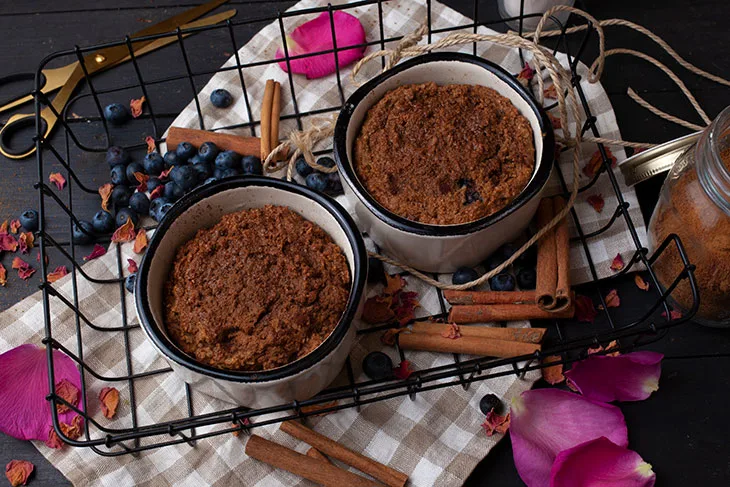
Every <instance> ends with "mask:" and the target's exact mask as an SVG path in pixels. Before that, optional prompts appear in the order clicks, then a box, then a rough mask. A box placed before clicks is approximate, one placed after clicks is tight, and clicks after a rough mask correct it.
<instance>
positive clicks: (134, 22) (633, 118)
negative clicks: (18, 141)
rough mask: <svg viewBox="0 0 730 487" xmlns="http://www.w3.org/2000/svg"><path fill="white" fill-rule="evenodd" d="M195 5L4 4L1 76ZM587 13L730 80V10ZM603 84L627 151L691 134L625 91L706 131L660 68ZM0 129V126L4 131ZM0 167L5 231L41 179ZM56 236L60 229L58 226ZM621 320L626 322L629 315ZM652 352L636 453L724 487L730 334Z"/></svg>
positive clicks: (728, 468) (685, 337) (13, 449)
mask: <svg viewBox="0 0 730 487" xmlns="http://www.w3.org/2000/svg"><path fill="white" fill-rule="evenodd" d="M196 3H198V1H196V0H192V1H190V2H181V1H180V0H157V1H152V0H116V1H113V2H112V1H107V0H74V1H73V2H71V1H66V2H63V1H61V2H59V1H53V0H33V1H31V2H13V3H11V2H5V4H4V5H3V6H2V8H0V31H2V32H3V36H2V38H1V39H0V61H2V63H1V64H2V65H3V66H5V68H4V69H3V72H2V73H0V74H2V75H5V74H9V73H12V72H19V71H30V70H34V69H35V68H36V66H37V64H38V62H39V61H40V59H41V58H43V57H44V56H45V55H47V54H49V53H51V52H53V51H56V50H61V49H68V48H70V47H72V46H74V45H75V44H78V45H88V44H95V43H99V42H102V41H111V40H116V39H119V38H121V37H122V36H123V34H125V33H128V32H134V31H137V30H139V29H141V28H143V27H144V26H146V25H148V24H149V22H156V21H159V20H162V19H164V18H166V17H168V16H170V15H172V14H174V13H177V12H179V11H182V10H183V9H185V8H189V7H190V6H191V5H194V4H196ZM446 3H447V4H449V5H452V6H454V7H455V8H457V9H460V10H462V11H463V12H464V13H465V14H467V15H468V9H466V7H465V5H466V4H468V3H469V2H468V1H461V0H454V1H446ZM483 3H484V4H485V6H484V7H483V8H482V9H481V11H482V13H483V15H494V11H495V7H494V5H492V2H483ZM231 4H233V5H234V6H235V7H236V8H238V9H239V16H241V15H250V16H259V15H262V14H265V13H271V12H275V11H276V10H279V9H285V8H288V7H289V6H290V5H291V4H293V2H285V1H276V0H268V1H265V2H264V1H234V2H231ZM583 6H584V7H585V8H586V10H588V11H589V12H590V13H592V14H593V15H594V16H595V17H597V18H599V19H608V18H625V19H629V20H632V21H635V22H637V23H639V24H641V25H644V26H646V27H648V28H649V29H651V30H653V31H654V32H655V33H657V34H659V35H660V36H662V37H663V38H664V39H665V40H667V41H668V42H669V43H670V44H671V45H672V46H673V47H674V48H675V49H676V50H677V51H678V52H679V53H680V54H681V55H682V56H685V57H686V58H687V59H689V60H690V61H692V62H694V63H695V64H696V65H698V66H700V67H702V68H705V69H707V70H709V71H711V72H713V73H716V74H719V75H726V74H727V73H729V72H730V56H729V55H728V54H730V44H729V43H728V41H729V40H730V37H728V31H727V22H726V20H727V19H730V4H728V3H727V2H720V1H711V0H704V1H696V2H682V1H679V0H650V1H644V2H641V3H640V4H638V3H637V2H635V1H626V0H618V1H613V2H605V1H598V0H587V1H585V2H584V3H583ZM258 28H260V26H259V27H256V26H251V28H250V29H248V30H245V31H244V32H242V33H241V37H240V38H239V39H238V41H239V43H243V42H245V41H246V40H247V39H248V38H250V37H251V36H253V35H254V34H255V32H256V30H257V29H258ZM608 39H609V40H608V44H609V46H608V47H619V46H620V47H630V48H634V49H638V50H642V51H645V52H647V53H649V54H651V55H654V56H657V57H659V58H660V59H662V61H663V62H665V63H666V64H668V65H669V66H670V67H671V68H672V69H676V70H677V72H678V73H679V75H680V76H681V77H682V78H683V79H684V80H685V82H686V84H687V86H688V87H689V88H690V89H691V90H692V91H693V92H694V94H695V95H696V97H697V99H698V101H699V102H700V104H701V105H702V106H703V107H704V108H705V109H706V111H707V112H708V114H709V115H710V116H711V117H714V116H715V115H716V114H717V113H719V112H720V110H722V109H723V108H724V107H726V106H727V105H730V90H728V88H727V87H721V86H719V85H716V84H713V83H711V82H709V81H707V80H705V79H702V78H699V77H696V76H693V75H691V74H690V73H688V72H686V71H684V70H682V69H681V68H680V67H679V66H677V65H676V64H675V63H673V62H671V60H669V58H668V57H667V56H665V55H663V53H662V52H661V51H660V49H659V48H658V47H657V46H656V45H654V44H653V43H651V42H650V41H648V40H647V39H646V38H644V37H642V36H640V35H638V34H636V33H634V32H631V31H629V30H627V29H624V28H613V29H611V30H610V31H609V34H608ZM592 49H593V48H592ZM229 55H230V52H228V51H227V50H226V51H224V50H220V49H218V50H217V49H215V46H214V45H208V46H205V45H196V44H194V43H192V44H191V48H190V59H191V62H193V63H199V62H200V63H202V62H205V63H208V64H209V65H210V66H211V67H212V68H215V67H216V66H218V65H220V64H221V63H222V62H223V61H224V60H225V59H227V57H228V56H229ZM152 56H158V57H157V58H156V59H157V64H158V68H157V69H158V71H159V72H164V70H165V65H166V62H169V59H167V58H166V57H165V56H166V54H164V53H163V54H153V55H150V59H151V60H152V61H151V62H152V63H155V58H153V57H152ZM119 73H122V74H119ZM119 73H116V72H109V73H105V74H102V75H100V76H99V83H100V84H101V85H102V86H103V84H104V80H107V82H111V81H116V80H114V78H112V77H113V76H131V75H130V73H129V71H127V72H122V71H121V70H120V71H119ZM196 81H199V82H200V85H199V87H201V86H202V85H203V83H204V82H205V80H196ZM602 81H603V84H604V87H605V88H606V90H607V91H608V93H609V94H610V96H611V101H612V103H613V106H614V109H615V111H616V116H617V118H618V122H619V126H620V128H621V132H622V135H623V137H624V138H625V139H627V140H637V141H648V142H662V141H666V140H669V139H672V138H675V137H678V136H680V135H683V134H685V133H687V131H686V129H683V128H681V127H679V126H677V125H674V124H671V123H668V122H665V121H663V120H661V119H659V118H658V117H656V116H653V115H651V114H650V113H649V112H647V111H645V110H643V109H641V108H640V107H638V106H637V105H636V104H635V103H634V102H633V101H631V100H630V99H629V98H628V96H627V95H626V88H627V87H629V86H631V87H633V88H634V89H635V90H636V91H637V92H638V93H640V94H641V95H642V96H643V97H644V98H645V99H647V100H648V101H649V102H651V103H653V104H656V105H657V106H659V107H660V108H662V109H664V110H665V111H668V112H670V113H673V114H676V115H678V116H680V117H683V118H687V119H690V120H692V121H694V122H695V123H701V121H700V120H699V118H698V117H697V115H696V114H695V113H694V112H693V110H692V109H691V107H690V105H689V103H688V102H687V101H686V100H685V99H684V97H683V96H682V95H681V94H680V93H679V90H678V89H677V87H676V86H675V85H674V84H673V83H672V82H671V81H670V80H669V79H668V78H666V77H665V76H664V75H663V74H662V73H661V72H660V71H659V70H658V69H657V68H655V67H652V66H650V65H649V64H648V63H646V62H644V61H641V60H637V59H634V58H627V57H621V58H618V57H617V58H613V59H609V61H608V63H607V66H606V71H605V73H604V77H603V80H602ZM3 93H4V92H3ZM181 93H183V94H175V93H171V96H169V97H168V101H167V105H166V106H164V107H162V108H161V109H160V113H161V119H162V120H161V124H163V126H166V125H164V124H165V121H168V122H169V121H170V120H172V118H174V116H175V115H176V114H177V113H178V112H179V110H180V109H181V108H182V107H183V106H184V105H185V104H186V103H187V102H188V100H189V98H190V96H189V94H187V92H181ZM6 118H7V117H6V116H2V117H0V120H3V121H4V120H5V119H6ZM89 135H90V136H91V135H93V134H89ZM80 164H85V165H84V166H83V170H84V171H87V172H88V174H89V175H90V176H91V178H92V180H94V181H97V182H99V184H101V182H104V181H105V180H106V179H107V178H108V174H107V167H106V166H105V165H103V164H101V165H100V164H98V163H97V162H95V161H81V162H80ZM0 167H1V168H2V170H1V172H0V221H2V220H4V219H6V218H14V217H16V215H18V214H19V213H20V212H21V211H22V210H23V209H24V208H27V207H36V206H37V201H38V196H37V193H36V192H35V190H34V189H33V184H34V183H35V182H36V181H37V178H38V174H37V167H36V164H35V160H34V159H29V160H25V161H20V162H18V161H9V160H7V159H4V158H2V157H0ZM660 179H661V178H655V179H654V180H652V181H649V182H647V183H644V184H642V185H640V186H639V187H638V194H639V199H640V202H641V206H642V210H643V213H644V215H645V217H647V218H648V215H650V214H651V210H652V208H653V205H654V202H655V201H656V195H657V191H658V188H659V186H660V184H661V180H660ZM93 204H94V205H95V204H98V203H93ZM91 205H92V203H89V207H88V208H83V207H82V208H80V210H81V211H84V210H87V211H88V212H89V214H93V211H96V210H95V207H93V206H91ZM59 218H60V216H59ZM51 220H53V216H51ZM53 224H54V225H55V221H53ZM58 224H59V225H63V222H59V223H58ZM10 260H11V257H9V256H5V257H4V258H3V260H2V262H3V264H5V265H6V267H9V262H10ZM10 274H11V276H10V279H9V283H8V286H7V287H5V288H1V289H0V310H4V309H7V308H8V307H10V306H12V305H13V304H15V303H16V302H18V301H19V300H21V299H22V298H24V297H25V296H27V295H29V294H31V293H33V292H35V291H36V290H37V287H36V286H37V284H38V281H37V280H35V281H34V280H31V281H29V282H21V281H19V280H18V279H17V277H16V276H15V275H14V274H15V272H11V273H10ZM625 285H626V286H627V287H625V292H627V293H629V292H631V291H632V290H633V288H632V287H631V284H630V283H625ZM619 292H621V289H619ZM625 311H626V312H627V313H628V312H630V309H626V310H625ZM651 348H653V349H656V350H659V351H662V352H664V353H665V354H666V355H667V358H668V359H667V360H666V361H665V363H664V370H663V375H662V380H661V389H660V391H659V392H658V393H655V394H654V395H653V396H652V397H651V398H650V399H648V400H647V401H643V402H639V403H628V404H623V405H621V408H622V410H623V411H624V414H625V415H626V420H627V422H628V425H629V436H630V442H631V446H632V448H633V449H635V450H637V451H638V452H640V454H641V455H642V456H643V458H644V459H645V460H646V461H648V462H650V463H651V464H652V465H653V466H654V470H655V471H656V472H657V476H658V480H659V485H666V486H670V485H671V486H685V485H690V483H692V484H695V485H702V486H713V485H727V483H728V481H727V479H728V478H730V455H729V454H728V453H729V449H728V447H727V441H726V439H725V437H724V435H725V434H726V432H727V431H729V430H730V419H729V417H728V414H727V413H726V408H727V404H726V401H728V398H729V397H730V394H729V393H728V391H730V380H728V377H727V376H725V374H724V372H725V371H726V370H728V369H729V368H730V359H729V356H730V334H729V333H728V332H726V331H723V330H713V329H707V328H702V327H700V326H697V325H693V324H689V325H686V326H683V327H680V328H677V329H675V330H673V331H672V332H671V333H670V334H669V335H668V336H667V337H666V338H665V339H663V340H662V341H660V342H658V343H656V344H653V345H652V347H651ZM11 459H27V460H31V461H32V462H33V463H35V465H36V474H35V478H34V480H33V482H32V484H33V485H37V486H45V485H48V486H51V485H53V486H56V485H66V484H67V483H68V481H66V480H65V479H64V477H63V476H62V475H61V474H60V473H59V472H58V471H56V470H55V469H54V468H53V467H52V466H51V465H50V464H49V463H48V462H47V461H46V460H45V459H44V458H43V457H42V456H41V455H40V454H39V453H38V452H37V451H36V450H35V448H34V447H33V446H32V445H31V444H30V443H28V442H23V441H18V440H15V439H12V438H8V437H5V436H2V435H0V465H5V463H7V462H8V461H10V460H11ZM0 483H2V481H0ZM467 485H469V486H481V485H485V486H486V485H500V486H513V485H514V486H518V485H523V484H522V482H521V481H520V479H519V477H518V476H517V473H516V471H515V468H514V464H513V462H512V452H511V448H510V444H509V441H508V440H506V441H502V442H501V443H500V445H499V446H498V447H497V448H495V449H494V450H493V451H492V453H491V454H490V455H489V456H488V457H486V458H485V460H484V461H483V462H482V463H481V464H480V465H479V466H478V467H477V469H476V470H475V472H474V474H473V475H472V477H471V478H470V480H469V481H468V482H467Z"/></svg>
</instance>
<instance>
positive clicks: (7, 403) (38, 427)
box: [0, 344, 81, 441]
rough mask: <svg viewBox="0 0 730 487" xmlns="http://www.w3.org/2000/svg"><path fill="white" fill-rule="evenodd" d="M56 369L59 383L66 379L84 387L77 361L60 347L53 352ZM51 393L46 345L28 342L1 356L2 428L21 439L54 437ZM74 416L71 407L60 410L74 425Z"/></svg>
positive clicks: (0, 407) (56, 379) (64, 417)
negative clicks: (40, 345)
mask: <svg viewBox="0 0 730 487" xmlns="http://www.w3.org/2000/svg"><path fill="white" fill-rule="evenodd" d="M53 370H54V380H55V381H56V384H58V383H61V382H63V381H64V380H66V381H68V382H69V383H71V384H72V385H73V386H75V387H76V388H77V389H79V390H80V389H81V375H80V374H79V371H78V369H77V368H76V363H75V362H74V361H73V360H72V359H71V358H69V357H68V356H67V355H65V354H64V353H62V352H60V351H58V350H54V351H53ZM48 392H49V390H48V367H47V365H46V350H45V349H44V348H40V347H37V346H35V345H31V344H25V345H21V346H19V347H16V348H13V349H11V350H8V351H7V352H5V353H3V354H2V355H0V431H2V432H3V433H5V434H7V435H10V436H12V437H15V438H19V439H21V440H41V441H49V440H52V438H50V437H49V432H50V431H53V426H52V423H51V407H50V404H49V402H48V401H46V396H47V395H48ZM78 407H79V408H80V407H81V406H80V405H79V406H78ZM75 416H78V415H77V413H76V412H75V411H73V410H68V411H65V412H63V413H59V414H58V419H59V421H60V422H62V423H66V424H72V423H73V418H74V417H75Z"/></svg>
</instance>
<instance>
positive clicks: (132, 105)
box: [129, 96, 147, 118]
mask: <svg viewBox="0 0 730 487" xmlns="http://www.w3.org/2000/svg"><path fill="white" fill-rule="evenodd" d="M146 100H147V99H146V98H145V97H144V96H142V98H132V99H131V100H129V111H130V112H132V117H134V118H137V117H139V116H140V115H142V111H143V110H144V108H143V105H144V102H145V101H146Z"/></svg>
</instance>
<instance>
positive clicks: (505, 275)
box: [489, 272, 515, 291]
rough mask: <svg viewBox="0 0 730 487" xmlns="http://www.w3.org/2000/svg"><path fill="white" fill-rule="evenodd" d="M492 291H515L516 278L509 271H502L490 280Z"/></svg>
mask: <svg viewBox="0 0 730 487" xmlns="http://www.w3.org/2000/svg"><path fill="white" fill-rule="evenodd" d="M489 287H490V288H491V289H492V291H514V290H515V278H514V276H513V275H512V274H510V273H509V272H500V273H499V274H497V275H496V276H494V277H493V278H491V279H490V280H489Z"/></svg>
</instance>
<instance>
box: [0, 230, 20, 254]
mask: <svg viewBox="0 0 730 487" xmlns="http://www.w3.org/2000/svg"><path fill="white" fill-rule="evenodd" d="M3 250H4V251H5V252H15V251H16V250H18V241H17V240H15V237H13V236H12V235H10V234H9V233H0V251H3Z"/></svg>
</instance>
